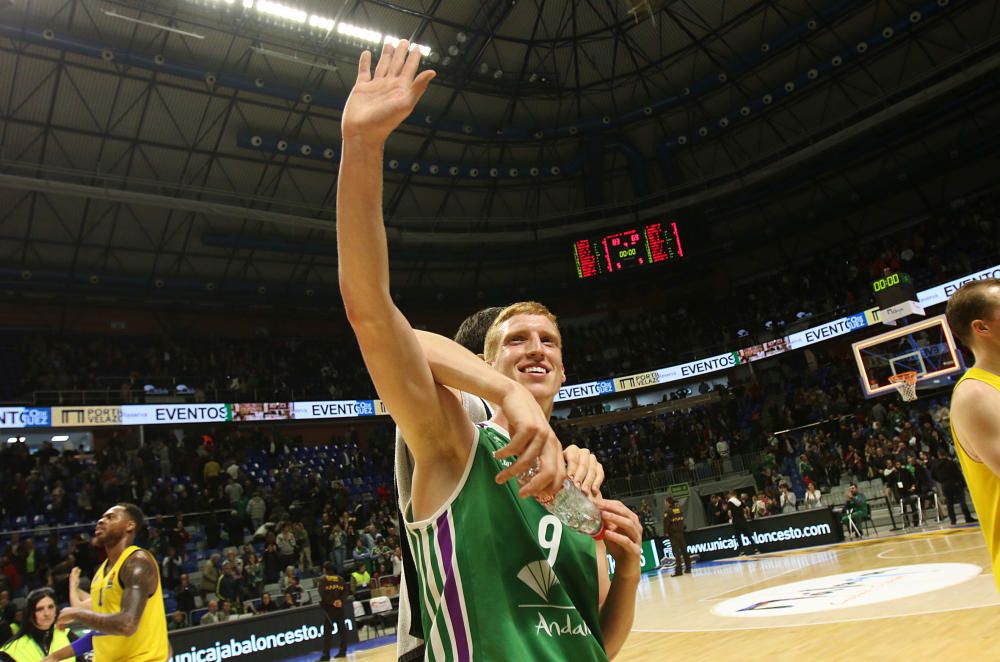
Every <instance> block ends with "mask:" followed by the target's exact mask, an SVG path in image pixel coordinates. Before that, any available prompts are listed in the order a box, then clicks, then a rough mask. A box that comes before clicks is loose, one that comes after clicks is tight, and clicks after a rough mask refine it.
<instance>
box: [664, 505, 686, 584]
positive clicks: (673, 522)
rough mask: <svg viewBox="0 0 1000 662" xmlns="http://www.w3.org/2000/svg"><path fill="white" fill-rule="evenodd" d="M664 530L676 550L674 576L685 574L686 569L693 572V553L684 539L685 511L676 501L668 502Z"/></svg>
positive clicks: (671, 545)
mask: <svg viewBox="0 0 1000 662" xmlns="http://www.w3.org/2000/svg"><path fill="white" fill-rule="evenodd" d="M663 532H664V533H665V534H667V537H668V538H669V539H670V547H671V548H672V549H673V552H674V576H675V577H679V576H680V575H683V574H684V571H685V569H686V570H687V572H691V555H690V554H689V553H688V549H687V541H686V540H685V539H684V511H682V510H681V507H680V506H679V505H677V502H675V501H674V502H667V507H666V509H665V510H664V511H663ZM682 560H683V562H684V563H683V567H682V564H681V561H682Z"/></svg>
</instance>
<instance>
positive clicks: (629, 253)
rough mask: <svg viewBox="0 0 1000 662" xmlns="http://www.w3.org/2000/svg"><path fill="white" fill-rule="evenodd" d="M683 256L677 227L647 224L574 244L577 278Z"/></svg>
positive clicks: (580, 240) (643, 265)
mask: <svg viewBox="0 0 1000 662" xmlns="http://www.w3.org/2000/svg"><path fill="white" fill-rule="evenodd" d="M683 255H684V250H683V248H682V247H681V237H680V234H679V233H678V231H677V223H650V224H649V225H644V226H635V227H633V228H630V229H628V230H621V231H619V232H614V233H612V234H607V235H603V236H600V237H597V238H594V239H590V238H588V239H579V240H577V241H576V242H574V243H573V259H574V261H575V262H576V275H577V277H578V278H592V277H594V276H599V275H601V274H610V273H614V272H616V271H623V270H626V269H638V268H640V267H649V266H652V265H654V264H657V263H659V262H669V261H672V260H676V259H678V258H680V257H683Z"/></svg>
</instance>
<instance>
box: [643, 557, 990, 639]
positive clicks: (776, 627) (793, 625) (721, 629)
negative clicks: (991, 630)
mask: <svg viewBox="0 0 1000 662" xmlns="http://www.w3.org/2000/svg"><path fill="white" fill-rule="evenodd" d="M980 578H988V579H990V583H991V584H992V583H993V575H992V574H987V573H985V572H984V573H982V574H980V575H977V576H975V577H973V578H972V579H970V580H968V581H970V582H972V581H975V580H977V579H980ZM962 583H966V582H962ZM996 599H997V602H995V603H993V604H986V605H973V606H971V607H949V608H947V609H928V610H924V611H914V612H910V613H907V614H886V615H884V616H865V617H862V618H845V619H838V620H835V621H822V622H820V623H782V624H774V625H772V626H771V627H763V626H762V627H718V628H692V629H688V630H653V629H649V628H642V629H633V630H632V632H648V633H650V634H664V633H667V634H686V633H691V632H729V631H731V630H779V629H782V628H801V627H821V626H823V625H837V624H839V623H861V622H864V621H882V620H886V619H889V618H908V617H910V616H929V615H931V614H945V613H948V612H953V611H966V610H970V609H989V608H990V607H1000V595H998V596H997V598H996Z"/></svg>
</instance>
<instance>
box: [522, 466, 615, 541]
mask: <svg viewBox="0 0 1000 662" xmlns="http://www.w3.org/2000/svg"><path fill="white" fill-rule="evenodd" d="M538 466H539V460H535V464H534V466H532V467H531V468H530V469H528V470H527V471H525V472H524V473H522V474H520V475H519V476H518V477H517V482H518V484H519V485H521V486H522V487H523V486H524V485H526V484H527V483H528V481H530V480H531V479H532V478H534V477H535V474H537V473H538ZM535 500H536V501H538V503H540V504H542V506H544V507H545V509H546V510H547V511H549V512H550V513H552V514H553V515H555V516H556V517H558V518H559V521H560V522H562V523H563V524H565V525H566V526H568V527H569V528H571V529H574V530H576V531H579V532H580V533H585V534H587V535H588V536H590V537H591V538H594V539H595V540H600V539H601V538H603V537H604V519H603V518H602V517H601V511H600V509H599V508H598V507H597V506H596V505H594V502H593V501H591V500H590V498H588V497H587V495H586V494H584V493H583V492H582V491H581V490H580V488H579V487H577V486H576V485H575V484H573V481H571V480H570V479H569V478H566V479H565V480H563V486H562V489H561V490H559V491H558V492H556V493H555V496H551V497H535Z"/></svg>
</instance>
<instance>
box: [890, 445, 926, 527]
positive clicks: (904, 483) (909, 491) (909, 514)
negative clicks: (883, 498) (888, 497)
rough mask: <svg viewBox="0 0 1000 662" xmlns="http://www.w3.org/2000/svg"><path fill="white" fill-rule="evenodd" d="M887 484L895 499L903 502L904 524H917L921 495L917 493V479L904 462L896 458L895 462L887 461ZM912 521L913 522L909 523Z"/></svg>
mask: <svg viewBox="0 0 1000 662" xmlns="http://www.w3.org/2000/svg"><path fill="white" fill-rule="evenodd" d="M885 482H886V485H888V487H889V490H890V491H891V492H892V498H893V500H894V501H896V502H899V503H901V504H902V505H901V506H900V507H901V509H905V511H904V513H905V514H903V526H917V523H918V522H919V521H920V515H919V513H918V512H917V508H919V507H920V506H919V504H920V497H919V495H918V494H917V481H916V480H915V479H914V477H913V474H911V473H910V471H909V469H907V468H906V467H904V466H903V463H902V462H900V461H899V460H896V461H895V462H894V463H886V479H885ZM909 522H912V524H909Z"/></svg>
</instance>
